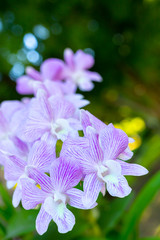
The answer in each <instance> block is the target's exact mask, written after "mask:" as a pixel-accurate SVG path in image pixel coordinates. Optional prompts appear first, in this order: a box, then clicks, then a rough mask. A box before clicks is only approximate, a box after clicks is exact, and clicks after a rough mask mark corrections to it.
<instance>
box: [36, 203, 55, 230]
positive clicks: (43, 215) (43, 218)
mask: <svg viewBox="0 0 160 240" xmlns="http://www.w3.org/2000/svg"><path fill="white" fill-rule="evenodd" d="M51 220H52V217H51V215H50V214H48V213H47V212H46V211H45V210H44V206H43V204H42V206H41V209H40V211H39V213H38V215H37V218H36V230H37V232H38V233H39V234H40V235H42V234H44V233H45V232H46V231H47V229H48V226H49V223H50V221H51Z"/></svg>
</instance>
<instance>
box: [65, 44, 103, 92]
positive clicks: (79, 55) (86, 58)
mask: <svg viewBox="0 0 160 240" xmlns="http://www.w3.org/2000/svg"><path fill="white" fill-rule="evenodd" d="M64 60H65V62H66V67H65V68H64V77H65V79H66V81H69V82H72V84H73V86H74V87H75V90H76V89H77V87H79V89H80V90H82V91H90V90H92V89H93V87H94V85H93V83H92V81H96V82H101V81H102V77H101V76H100V75H99V74H98V73H96V72H91V71H88V70H87V69H89V68H91V67H92V66H93V65H94V58H93V57H92V56H91V55H90V54H87V53H84V52H83V51H82V50H78V51H77V52H76V53H75V54H74V53H73V51H72V50H71V49H69V48H67V49H65V51H64Z"/></svg>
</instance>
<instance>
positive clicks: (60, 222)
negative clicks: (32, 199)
mask: <svg viewBox="0 0 160 240" xmlns="http://www.w3.org/2000/svg"><path fill="white" fill-rule="evenodd" d="M44 209H45V211H46V212H47V213H48V214H51V216H52V218H53V221H54V222H55V223H56V224H57V226H58V231H59V232H60V233H67V232H69V231H71V230H72V228H73V226H74V224H75V217H74V215H73V213H72V212H71V211H69V210H68V209H67V208H66V205H65V204H64V203H63V202H61V203H58V202H55V201H54V200H53V198H52V197H48V198H46V200H45V202H44Z"/></svg>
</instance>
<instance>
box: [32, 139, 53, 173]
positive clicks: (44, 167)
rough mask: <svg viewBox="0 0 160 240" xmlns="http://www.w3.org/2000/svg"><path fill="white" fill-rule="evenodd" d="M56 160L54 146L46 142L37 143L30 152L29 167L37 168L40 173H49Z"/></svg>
mask: <svg viewBox="0 0 160 240" xmlns="http://www.w3.org/2000/svg"><path fill="white" fill-rule="evenodd" d="M55 158H56V153H55V149H54V147H53V146H52V145H50V144H47V142H45V141H37V142H35V143H34V144H33V146H32V148H31V150H30V152H29V156H28V165H31V166H35V167H36V168H37V169H38V170H40V171H43V172H48V171H49V169H50V165H51V162H52V161H53V160H54V159H55Z"/></svg>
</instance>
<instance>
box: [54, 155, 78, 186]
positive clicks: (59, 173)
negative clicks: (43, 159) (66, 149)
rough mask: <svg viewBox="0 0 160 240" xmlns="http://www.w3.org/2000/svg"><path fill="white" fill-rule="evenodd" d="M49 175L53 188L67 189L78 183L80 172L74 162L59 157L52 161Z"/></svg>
mask: <svg viewBox="0 0 160 240" xmlns="http://www.w3.org/2000/svg"><path fill="white" fill-rule="evenodd" d="M50 176H51V181H52V184H53V186H54V188H55V190H58V191H67V190H68V189H70V188H72V187H74V186H76V185H77V184H78V183H79V181H80V180H81V178H82V172H81V170H80V169H79V167H78V166H77V165H76V164H75V163H73V162H71V161H67V160H66V159H63V158H62V157H60V158H59V159H57V160H56V161H53V163H52V165H51V169H50Z"/></svg>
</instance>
